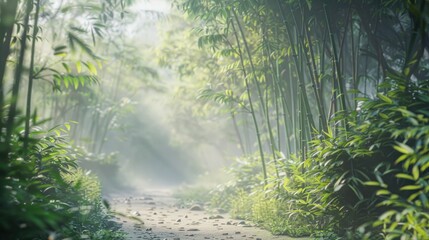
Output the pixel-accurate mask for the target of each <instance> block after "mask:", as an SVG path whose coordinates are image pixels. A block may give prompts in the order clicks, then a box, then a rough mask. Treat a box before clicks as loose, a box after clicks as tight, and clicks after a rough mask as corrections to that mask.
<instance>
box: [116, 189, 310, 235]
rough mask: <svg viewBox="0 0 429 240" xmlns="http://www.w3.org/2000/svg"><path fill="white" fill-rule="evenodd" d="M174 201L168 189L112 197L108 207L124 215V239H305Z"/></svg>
mask: <svg viewBox="0 0 429 240" xmlns="http://www.w3.org/2000/svg"><path fill="white" fill-rule="evenodd" d="M177 202H178V200H177V199H175V198H174V197H172V194H171V193H170V192H168V191H157V192H155V191H151V192H150V194H142V195H133V196H129V197H113V198H112V199H111V207H112V210H113V211H115V212H118V213H120V214H121V215H124V216H119V215H118V216H117V217H116V221H117V222H119V223H120V224H121V225H122V229H123V230H124V231H125V232H126V233H127V234H128V235H127V237H126V239H151V240H164V239H168V240H192V239H195V240H199V239H218V240H222V239H225V240H227V239H239V240H241V239H253V240H270V239H278V240H292V239H295V240H299V239H301V240H304V238H291V237H287V236H274V235H272V234H271V233H270V232H268V231H266V230H263V229H261V228H258V227H257V226H255V225H254V224H253V223H251V222H248V221H241V220H235V219H231V218H230V217H229V216H228V214H226V213H211V212H208V211H205V210H204V209H203V206H198V205H194V206H192V207H190V208H184V207H182V206H179V205H178V204H177ZM127 216H130V217H127ZM139 220H141V221H142V222H144V224H142V223H141V222H140V221H139Z"/></svg>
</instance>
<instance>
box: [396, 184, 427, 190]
mask: <svg viewBox="0 0 429 240" xmlns="http://www.w3.org/2000/svg"><path fill="white" fill-rule="evenodd" d="M421 188H422V186H420V185H407V186H404V187H401V188H400V189H399V190H401V191H403V190H406V191H410V190H418V189H421Z"/></svg>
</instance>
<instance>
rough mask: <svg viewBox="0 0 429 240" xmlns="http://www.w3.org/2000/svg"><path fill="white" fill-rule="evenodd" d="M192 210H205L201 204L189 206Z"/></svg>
mask: <svg viewBox="0 0 429 240" xmlns="http://www.w3.org/2000/svg"><path fill="white" fill-rule="evenodd" d="M189 210H191V211H203V208H202V207H201V206H200V205H193V206H192V207H191V208H189Z"/></svg>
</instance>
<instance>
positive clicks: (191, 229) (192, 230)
mask: <svg viewBox="0 0 429 240" xmlns="http://www.w3.org/2000/svg"><path fill="white" fill-rule="evenodd" d="M196 231H200V230H199V229H198V228H190V229H188V232H196Z"/></svg>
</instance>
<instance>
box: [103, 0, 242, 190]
mask: <svg viewBox="0 0 429 240" xmlns="http://www.w3.org/2000/svg"><path fill="white" fill-rule="evenodd" d="M170 11H171V10H170V4H169V3H167V2H166V1H159V0H156V1H141V2H138V3H137V4H136V6H135V7H134V8H133V9H132V12H133V13H134V14H136V15H137V18H136V21H135V22H134V23H133V24H131V25H130V26H129V29H128V30H127V31H126V32H127V34H129V38H131V39H132V41H133V42H134V43H138V44H139V45H140V47H141V48H143V49H144V50H143V51H142V58H143V61H145V62H146V63H148V64H149V65H150V66H151V67H152V68H154V69H156V71H157V72H158V78H157V79H156V80H155V84H149V85H145V84H144V85H142V87H140V88H139V89H138V90H137V91H136V93H135V95H134V96H133V97H130V98H131V99H132V101H133V110H132V111H131V112H129V113H128V114H127V115H126V116H125V117H123V118H122V119H121V121H122V122H121V123H120V124H121V125H125V126H126V128H125V129H124V130H123V131H111V132H109V134H108V135H107V139H108V141H107V143H106V144H105V145H104V148H103V152H106V153H109V152H114V153H117V157H116V158H117V166H118V168H119V172H118V176H117V179H118V181H119V182H120V184H121V185H123V186H128V187H131V188H134V190H137V191H144V188H156V187H163V188H165V187H177V186H180V185H183V184H217V183H219V182H222V181H225V180H226V178H225V176H224V173H223V171H224V168H225V167H226V166H228V165H229V164H230V163H231V162H232V159H233V158H234V156H235V155H237V154H238V153H239V148H238V144H237V141H236V139H235V136H234V135H233V134H232V127H233V126H232V124H231V119H230V118H229V117H228V115H225V114H224V115H222V116H220V117H219V116H218V117H210V116H209V117H202V118H201V117H198V118H197V117H195V116H193V114H192V111H197V112H198V111H199V110H198V108H196V109H195V108H194V109H192V108H193V106H192V104H193V103H192V101H198V100H197V99H191V100H192V101H190V100H189V99H185V98H184V97H183V96H182V95H181V94H178V91H177V90H178V89H179V88H183V87H186V86H184V84H183V83H182V82H181V80H180V78H179V76H178V73H175V72H174V71H171V70H169V69H166V68H162V67H159V66H158V65H157V62H156V60H155V56H154V55H155V52H156V49H157V48H158V47H159V46H160V42H161V38H160V35H162V31H163V29H165V26H168V24H171V22H172V21H174V20H172V19H173V18H171V17H169V14H170ZM189 44H194V43H189ZM173 61H174V60H173ZM185 104H189V105H187V106H184V105H185ZM201 111H202V110H201ZM99 174H101V175H104V174H103V173H102V172H101V171H99ZM103 179H104V183H103V184H105V185H106V184H107V185H109V184H111V183H112V181H110V180H111V179H109V176H101V180H102V181H103ZM113 184H115V183H113ZM105 188H106V189H112V188H111V186H105ZM113 189H114V188H113Z"/></svg>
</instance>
